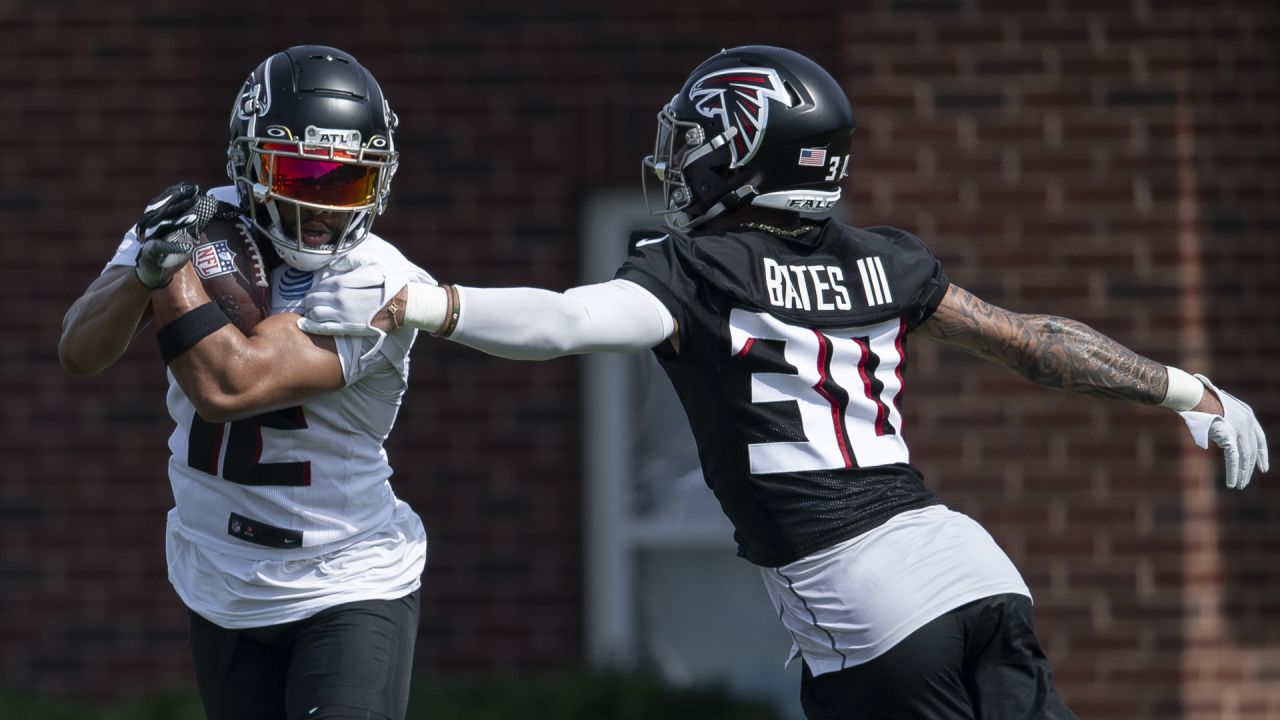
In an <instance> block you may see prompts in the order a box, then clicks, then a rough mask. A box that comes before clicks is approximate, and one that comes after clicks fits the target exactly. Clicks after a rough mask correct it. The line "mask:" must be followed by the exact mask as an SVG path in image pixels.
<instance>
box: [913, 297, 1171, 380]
mask: <svg viewBox="0 0 1280 720" xmlns="http://www.w3.org/2000/svg"><path fill="white" fill-rule="evenodd" d="M919 329H920V331H921V332H923V333H924V334H925V335H927V336H929V337H931V338H933V339H934V340H937V341H939V342H941V343H944V344H947V345H951V346H953V347H957V348H959V349H961V350H964V351H965V352H968V353H971V354H973V355H977V356H978V357H980V358H983V359H986V360H990V361H992V362H994V363H997V364H999V365H1004V366H1005V367H1007V368H1009V369H1011V370H1013V371H1014V372H1016V373H1018V374H1019V375H1021V376H1022V377H1025V378H1027V379H1028V380H1031V381H1032V382H1036V383H1039V384H1041V385H1045V386H1048V387H1053V388H1058V389H1061V390H1067V391H1069V392H1075V393H1081V394H1084V395H1090V396H1092V397H1098V398H1110V399H1115V400H1129V401H1131V402H1136V403H1142V404H1144V405H1156V404H1158V403H1159V402H1160V401H1161V400H1163V399H1164V395H1165V392H1166V390H1167V389H1168V383H1169V377H1168V371H1167V370H1165V367H1164V365H1162V364H1160V363H1158V362H1155V361H1154V360H1151V359H1149V358H1145V357H1143V356H1141V355H1139V354H1137V353H1135V352H1133V351H1132V350H1130V349H1129V348H1126V347H1125V346H1123V345H1121V344H1120V343H1117V342H1116V341H1114V340H1112V339H1111V338H1109V337H1107V336H1105V335H1103V334H1102V333H1100V332H1098V331H1097V330H1094V329H1093V328H1091V327H1089V326H1088V325H1085V324H1084V323H1081V322H1077V321H1075V320H1071V319H1069V318H1063V317H1057V316H1054V315H1022V314H1019V313H1014V312H1009V311H1008V310H1004V309H1003V308H999V307H996V306H995V305H991V304H989V303H986V302H983V301H982V300H980V299H978V298H977V297H975V296H974V295H972V294H971V293H969V292H967V291H965V290H964V289H962V288H960V287H957V286H955V285H952V286H951V287H950V288H949V289H948V290H947V295H946V297H945V298H944V299H943V301H942V304H941V305H939V306H938V309H937V311H936V312H934V314H933V315H932V316H931V317H930V318H929V319H928V320H927V321H925V322H924V324H922V325H921V326H920V328H919Z"/></svg>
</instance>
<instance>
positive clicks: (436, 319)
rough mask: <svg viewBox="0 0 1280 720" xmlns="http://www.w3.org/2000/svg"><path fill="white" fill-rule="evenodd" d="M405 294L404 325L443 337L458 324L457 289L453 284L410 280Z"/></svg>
mask: <svg viewBox="0 0 1280 720" xmlns="http://www.w3.org/2000/svg"><path fill="white" fill-rule="evenodd" d="M405 295H406V299H405V303H404V324H405V325H408V326H409V327H412V328H417V329H418V330H425V331H427V332H429V333H431V334H432V335H442V336H445V337H448V336H449V333H451V332H453V329H454V328H456V327H457V326H458V314H459V307H458V291H457V290H456V289H454V288H453V286H451V285H428V284H426V283H417V282H411V283H409V286H408V288H407V290H406V291H405Z"/></svg>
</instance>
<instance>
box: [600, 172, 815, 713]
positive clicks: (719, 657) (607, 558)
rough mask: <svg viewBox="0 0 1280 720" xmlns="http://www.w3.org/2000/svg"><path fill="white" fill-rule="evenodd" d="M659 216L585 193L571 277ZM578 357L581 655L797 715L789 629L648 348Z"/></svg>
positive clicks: (627, 196) (603, 269) (606, 272)
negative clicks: (740, 551)
mask: <svg viewBox="0 0 1280 720" xmlns="http://www.w3.org/2000/svg"><path fill="white" fill-rule="evenodd" d="M661 222H662V221H661V218H658V217H651V216H650V215H649V214H648V212H647V211H646V209H645V206H644V202H643V201H642V200H641V198H640V197H639V196H637V195H634V194H632V193H619V194H600V195H597V196H595V197H593V198H592V199H590V200H589V202H588V204H587V207H586V208H585V216H584V218H583V223H582V227H583V231H584V237H583V238H582V240H581V255H582V276H581V277H580V278H579V280H580V281H581V282H599V281H603V280H607V279H609V278H611V277H613V273H614V271H615V270H616V269H617V268H618V266H619V265H621V264H622V262H623V261H624V260H625V259H626V253H627V239H628V237H629V236H630V233H631V231H632V230H634V229H636V228H640V227H646V226H657V225H660V224H661ZM583 362H584V365H583V367H584V372H583V379H582V382H583V386H582V398H583V403H584V406H583V414H584V418H583V423H582V427H583V438H582V449H583V453H584V456H583V462H582V467H583V470H584V473H585V475H586V477H585V481H584V483H583V485H584V489H585V493H586V497H585V498H584V503H583V507H584V512H585V514H586V517H585V519H584V527H585V533H586V540H585V544H586V548H585V551H586V563H585V572H586V578H585V583H584V587H585V588H586V592H587V597H586V603H587V627H586V636H587V650H588V654H589V659H590V660H591V661H592V662H593V663H597V664H615V663H616V664H623V665H626V664H634V663H641V662H643V663H650V664H652V665H653V666H655V667H657V668H659V669H660V670H661V671H662V672H663V673H664V674H665V675H666V677H667V678H668V679H669V680H670V681H672V682H675V683H692V682H716V683H720V684H722V685H725V686H726V687H728V688H730V689H731V690H733V691H734V692H735V693H737V694H740V695H742V696H752V697H757V698H761V699H764V700H767V701H770V702H772V703H773V704H774V705H776V706H777V707H778V709H779V710H780V711H781V713H782V714H783V717H786V718H794V719H797V720H798V719H799V718H801V717H802V714H801V712H800V702H799V691H800V664H799V662H795V663H792V664H791V666H790V667H789V668H788V669H786V670H784V669H783V661H784V660H785V659H786V656H787V651H788V649H789V648H790V646H791V638H790V636H789V635H788V634H787V633H786V631H785V630H784V629H783V627H782V624H781V623H780V622H779V621H778V618H777V616H776V615H775V613H774V611H773V606H772V604H771V603H770V601H769V597H768V594H767V593H766V592H765V588H764V586H763V584H762V582H761V580H760V575H759V571H758V570H757V568H756V566H754V565H752V564H750V563H748V562H747V561H746V560H743V559H742V558H739V557H737V556H736V554H735V550H736V546H735V545H734V543H733V528H732V526H731V525H730V524H729V521H728V519H727V518H725V516H724V514H723V513H722V512H721V511H720V507H719V505H718V504H717V503H716V500H715V498H714V496H712V494H711V491H710V490H709V489H707V487H706V484H705V483H704V481H703V479H702V473H701V470H700V468H699V463H698V457H697V452H696V450H695V448H694V444H693V436H692V433H691V432H690V430H689V424H688V421H687V420H686V418H685V415H684V410H683V409H682V408H681V407H680V403H679V400H678V399H677V398H676V396H675V392H674V391H673V390H672V389H671V383H670V382H669V381H668V380H667V377H666V374H665V373H664V372H663V371H662V368H661V367H660V366H659V365H658V363H657V361H656V360H655V359H654V358H653V355H652V353H636V354H617V353H608V354H598V355H589V356H587V357H586V358H585V359H584V361H583Z"/></svg>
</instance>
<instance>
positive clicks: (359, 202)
mask: <svg viewBox="0 0 1280 720" xmlns="http://www.w3.org/2000/svg"><path fill="white" fill-rule="evenodd" d="M304 152H305V153H306V154H305V155H302V156H299V155H298V146H297V145H295V144H283V143H264V144H263V145H262V147H261V151H260V152H259V153H258V158H257V159H258V163H259V168H258V170H259V173H258V175H259V177H260V178H261V179H262V181H263V183H264V184H266V185H267V186H268V187H269V188H270V189H271V192H272V194H274V195H277V196H279V197H284V198H288V199H290V200H297V201H300V202H305V203H312V204H316V205H330V206H334V207H352V208H355V207H364V206H368V205H371V204H373V203H374V202H375V201H376V199H377V196H378V171H379V169H380V168H378V167H376V166H369V165H362V164H357V163H356V162H354V156H352V155H350V154H347V153H335V154H334V155H333V156H332V157H331V156H330V154H329V151H328V150H315V151H314V153H315V154H316V155H317V157H311V156H310V155H311V153H312V152H313V151H311V150H304ZM334 158H337V159H334ZM342 159H346V160H348V161H347V162H343V161H342Z"/></svg>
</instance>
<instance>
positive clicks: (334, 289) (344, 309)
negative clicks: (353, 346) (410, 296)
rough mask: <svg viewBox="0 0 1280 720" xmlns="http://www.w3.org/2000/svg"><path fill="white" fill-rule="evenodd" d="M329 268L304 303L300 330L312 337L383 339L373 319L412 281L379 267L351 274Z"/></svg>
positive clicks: (357, 270) (352, 271) (367, 266)
mask: <svg viewBox="0 0 1280 720" xmlns="http://www.w3.org/2000/svg"><path fill="white" fill-rule="evenodd" d="M334 265H338V266H339V267H338V268H333V266H330V268H327V269H326V271H325V273H324V274H323V275H322V276H321V277H319V278H317V280H316V284H315V285H314V286H313V287H312V288H311V290H310V291H308V292H307V296H306V298H305V299H303V301H302V307H303V312H304V314H303V317H302V318H300V319H299V320H298V327H299V328H300V329H301V330H302V331H303V332H306V333H311V334H312V335H382V334H383V333H382V331H381V330H378V329H377V328H375V327H373V326H372V325H371V324H370V323H372V322H373V317H374V316H375V315H377V314H378V311H379V310H381V309H382V308H383V306H385V305H386V304H387V303H388V302H390V301H391V298H393V297H395V296H396V293H398V292H400V291H401V290H402V289H404V286H405V285H408V284H409V278H407V277H402V276H397V275H388V274H387V272H386V269H385V268H383V267H379V266H377V265H363V266H361V267H357V268H356V269H354V270H351V271H349V272H343V271H342V270H341V264H340V263H339V262H335V263H334Z"/></svg>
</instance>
